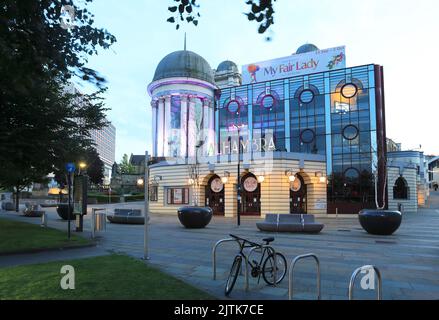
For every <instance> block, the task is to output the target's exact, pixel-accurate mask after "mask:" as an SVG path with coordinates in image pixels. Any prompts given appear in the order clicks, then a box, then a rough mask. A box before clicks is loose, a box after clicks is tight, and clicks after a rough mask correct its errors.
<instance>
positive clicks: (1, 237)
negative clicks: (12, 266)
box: [0, 219, 91, 254]
mask: <svg viewBox="0 0 439 320" xmlns="http://www.w3.org/2000/svg"><path fill="white" fill-rule="evenodd" d="M90 243H91V242H90V241H89V240H87V239H85V238H82V237H78V236H76V235H74V234H72V237H71V239H70V241H68V240H67V231H66V232H63V231H59V230H55V229H50V228H41V227H40V226H39V225H35V224H30V223H24V222H17V221H10V220H6V219H0V254H7V253H12V252H14V253H15V252H21V251H23V252H26V251H32V250H39V249H54V248H66V247H77V246H82V245H87V244H90Z"/></svg>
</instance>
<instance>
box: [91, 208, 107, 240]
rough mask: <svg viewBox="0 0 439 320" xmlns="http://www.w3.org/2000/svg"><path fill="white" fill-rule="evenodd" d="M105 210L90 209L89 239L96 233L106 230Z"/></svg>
mask: <svg viewBox="0 0 439 320" xmlns="http://www.w3.org/2000/svg"><path fill="white" fill-rule="evenodd" d="M104 210H105V209H92V213H91V237H92V238H94V237H95V235H96V232H102V231H105V230H106V229H107V215H106V214H105V212H99V211H104Z"/></svg>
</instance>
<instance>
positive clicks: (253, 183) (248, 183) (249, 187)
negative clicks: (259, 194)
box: [244, 177, 258, 192]
mask: <svg viewBox="0 0 439 320" xmlns="http://www.w3.org/2000/svg"><path fill="white" fill-rule="evenodd" d="M257 188H258V180H257V179H256V178H255V177H248V178H246V179H245V180H244V190H245V191H247V192H254V191H256V189H257Z"/></svg>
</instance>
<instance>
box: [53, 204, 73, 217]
mask: <svg viewBox="0 0 439 320" xmlns="http://www.w3.org/2000/svg"><path fill="white" fill-rule="evenodd" d="M68 207H69V205H68V203H60V204H58V206H57V207H56V212H57V213H58V215H59V216H60V217H61V218H62V219H63V220H68V219H69V213H68V211H67V210H68ZM70 220H75V215H74V214H73V206H70Z"/></svg>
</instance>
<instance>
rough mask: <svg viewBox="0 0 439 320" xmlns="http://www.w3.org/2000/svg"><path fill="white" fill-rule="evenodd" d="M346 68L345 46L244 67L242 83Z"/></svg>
mask: <svg viewBox="0 0 439 320" xmlns="http://www.w3.org/2000/svg"><path fill="white" fill-rule="evenodd" d="M344 68H346V54H345V47H344V46H342V47H336V48H330V49H325V50H318V51H313V52H307V53H303V54H294V55H291V56H288V57H283V58H278V59H274V60H268V61H262V62H257V63H252V64H248V65H244V66H243V67H242V84H251V83H256V82H262V81H269V80H275V79H282V78H289V77H294V76H301V75H305V74H310V73H317V72H324V71H331V70H336V69H344Z"/></svg>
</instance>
